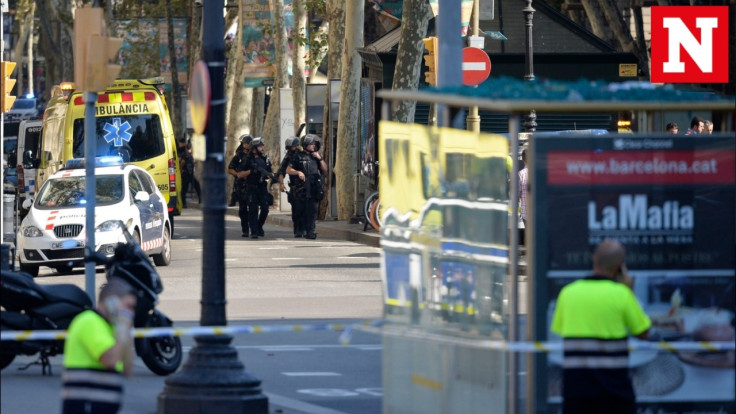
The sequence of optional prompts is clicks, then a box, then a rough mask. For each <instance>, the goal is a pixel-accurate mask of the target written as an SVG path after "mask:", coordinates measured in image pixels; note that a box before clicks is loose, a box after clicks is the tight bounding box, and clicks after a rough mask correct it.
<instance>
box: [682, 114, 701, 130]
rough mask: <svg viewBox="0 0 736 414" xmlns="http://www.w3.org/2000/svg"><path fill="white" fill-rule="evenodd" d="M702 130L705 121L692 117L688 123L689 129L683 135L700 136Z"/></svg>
mask: <svg viewBox="0 0 736 414" xmlns="http://www.w3.org/2000/svg"><path fill="white" fill-rule="evenodd" d="M703 128H705V121H704V120H703V118H701V117H699V116H697V115H696V116H694V117H693V119H692V120H691V121H690V129H688V130H687V132H685V135H695V134H702V133H703Z"/></svg>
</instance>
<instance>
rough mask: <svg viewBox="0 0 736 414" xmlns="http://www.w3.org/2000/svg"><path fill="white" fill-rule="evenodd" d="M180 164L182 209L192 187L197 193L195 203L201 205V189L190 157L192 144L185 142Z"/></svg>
mask: <svg viewBox="0 0 736 414" xmlns="http://www.w3.org/2000/svg"><path fill="white" fill-rule="evenodd" d="M179 159H180V162H181V187H182V189H181V198H182V204H183V207H184V208H187V194H189V186H190V185H191V186H192V187H194V191H195V192H196V193H197V202H198V203H199V204H202V189H201V188H200V186H199V181H197V177H195V176H194V157H193V156H192V143H191V142H187V143H186V145H185V147H184V150H183V151H182V152H181V154H180V157H179Z"/></svg>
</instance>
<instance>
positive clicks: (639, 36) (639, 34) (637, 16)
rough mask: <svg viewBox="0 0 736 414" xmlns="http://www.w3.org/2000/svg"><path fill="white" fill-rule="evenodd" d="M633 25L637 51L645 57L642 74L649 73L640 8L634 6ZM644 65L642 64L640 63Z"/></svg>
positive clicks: (642, 17) (647, 53)
mask: <svg viewBox="0 0 736 414" xmlns="http://www.w3.org/2000/svg"><path fill="white" fill-rule="evenodd" d="M633 11H634V25H635V27H636V42H637V44H638V46H639V50H641V51H642V52H643V53H645V54H646V55H647V63H646V65H647V70H646V71H643V73H650V72H651V70H650V69H651V68H649V64H648V62H649V52H648V51H647V41H646V39H645V38H644V16H642V13H641V6H635V7H634V10H633ZM642 65H644V63H642Z"/></svg>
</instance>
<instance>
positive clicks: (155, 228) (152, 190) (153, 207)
mask: <svg viewBox="0 0 736 414" xmlns="http://www.w3.org/2000/svg"><path fill="white" fill-rule="evenodd" d="M133 173H134V174H135V175H136V177H137V178H138V181H139V182H140V184H141V186H142V188H143V191H145V192H146V193H148V197H149V199H148V210H147V213H148V214H149V216H148V217H147V220H146V222H145V223H142V224H143V227H144V228H145V229H146V230H145V231H146V234H147V236H146V238H145V240H146V241H147V242H148V243H149V245H148V246H147V247H148V249H146V250H150V249H153V248H158V247H160V246H161V242H162V232H163V226H164V215H163V212H164V209H165V208H166V201H165V200H163V199H162V197H161V195H160V193H158V192H157V191H156V184H155V183H154V182H153V178H152V177H151V176H150V175H149V174H147V173H146V172H145V171H142V170H133ZM141 221H143V218H142V217H141Z"/></svg>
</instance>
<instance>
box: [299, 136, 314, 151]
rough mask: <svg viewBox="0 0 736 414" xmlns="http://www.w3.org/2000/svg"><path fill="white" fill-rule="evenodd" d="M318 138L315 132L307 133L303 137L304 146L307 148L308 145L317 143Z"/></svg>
mask: <svg viewBox="0 0 736 414" xmlns="http://www.w3.org/2000/svg"><path fill="white" fill-rule="evenodd" d="M315 138H317V136H316V135H314V134H307V135H305V136H303V137H302V148H304V149H306V148H307V145H312V144H316V143H317V141H316V140H315Z"/></svg>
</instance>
